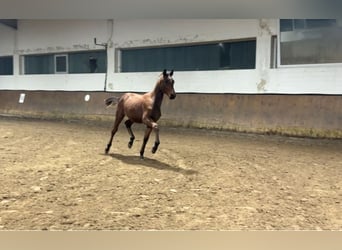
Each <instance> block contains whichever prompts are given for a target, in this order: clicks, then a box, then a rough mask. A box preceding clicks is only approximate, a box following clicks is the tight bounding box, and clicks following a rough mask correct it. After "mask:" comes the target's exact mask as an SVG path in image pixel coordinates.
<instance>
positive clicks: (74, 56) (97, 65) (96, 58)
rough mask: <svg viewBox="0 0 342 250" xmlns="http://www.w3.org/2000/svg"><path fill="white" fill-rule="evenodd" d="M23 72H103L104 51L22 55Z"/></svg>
mask: <svg viewBox="0 0 342 250" xmlns="http://www.w3.org/2000/svg"><path fill="white" fill-rule="evenodd" d="M24 62H25V67H24V68H25V74H54V73H105V72H106V70H107V54H106V51H105V50H103V51H90V52H89V51H87V52H70V53H68V54H45V55H27V56H24Z"/></svg>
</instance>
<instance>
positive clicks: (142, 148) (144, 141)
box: [140, 126, 152, 159]
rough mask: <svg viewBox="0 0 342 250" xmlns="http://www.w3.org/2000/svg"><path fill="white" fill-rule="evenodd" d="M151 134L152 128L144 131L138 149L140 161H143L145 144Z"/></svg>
mask: <svg viewBox="0 0 342 250" xmlns="http://www.w3.org/2000/svg"><path fill="white" fill-rule="evenodd" d="M151 132H152V128H151V127H149V126H147V127H146V130H145V135H144V140H143V144H142V146H141V149H140V158H141V159H144V152H145V147H146V144H147V142H148V139H149V138H150V134H151Z"/></svg>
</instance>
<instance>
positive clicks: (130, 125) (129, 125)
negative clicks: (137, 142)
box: [125, 119, 135, 148]
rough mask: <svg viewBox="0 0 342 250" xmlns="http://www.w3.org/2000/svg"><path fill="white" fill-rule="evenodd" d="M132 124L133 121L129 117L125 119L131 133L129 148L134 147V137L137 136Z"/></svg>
mask: <svg viewBox="0 0 342 250" xmlns="http://www.w3.org/2000/svg"><path fill="white" fill-rule="evenodd" d="M132 124H133V122H132V121H131V120H129V119H128V120H127V121H125V125H126V128H127V131H128V133H129V135H130V138H129V142H128V148H131V147H132V145H133V142H134V139H135V136H134V134H133V131H132Z"/></svg>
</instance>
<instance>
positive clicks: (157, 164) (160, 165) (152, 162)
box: [109, 153, 198, 175]
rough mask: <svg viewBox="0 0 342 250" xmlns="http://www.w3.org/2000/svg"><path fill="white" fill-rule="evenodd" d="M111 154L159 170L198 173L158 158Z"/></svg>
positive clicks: (188, 173) (119, 158)
mask: <svg viewBox="0 0 342 250" xmlns="http://www.w3.org/2000/svg"><path fill="white" fill-rule="evenodd" d="M109 156H111V157H113V158H115V159H117V160H120V161H122V162H124V163H126V164H128V165H143V166H146V167H150V168H154V169H158V170H167V171H172V172H176V173H180V174H183V175H193V174H198V172H197V171H195V170H191V169H184V168H181V167H178V166H172V165H170V164H167V163H165V162H161V161H159V160H156V159H150V158H146V157H145V158H144V159H141V158H140V157H139V156H133V155H122V154H117V153H115V154H113V153H112V154H109Z"/></svg>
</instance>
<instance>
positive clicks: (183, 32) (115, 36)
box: [0, 19, 342, 94]
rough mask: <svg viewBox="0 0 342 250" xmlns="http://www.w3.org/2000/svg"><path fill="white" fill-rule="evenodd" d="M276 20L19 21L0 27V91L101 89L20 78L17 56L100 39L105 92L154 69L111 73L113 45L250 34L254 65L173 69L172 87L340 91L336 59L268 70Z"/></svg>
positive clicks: (139, 82)
mask: <svg viewBox="0 0 342 250" xmlns="http://www.w3.org/2000/svg"><path fill="white" fill-rule="evenodd" d="M277 33H278V20H276V19H271V20H270V19H264V20H257V19H255V20H249V19H243V20H223V19H222V20H212V19H205V20H191V19H186V20H165V19H162V20H114V23H112V22H111V21H107V20H57V21H54V20H20V21H19V23H18V30H17V31H15V30H13V29H11V28H8V27H6V26H3V25H1V24H0V56H1V55H11V54H13V55H14V56H15V58H14V63H15V65H14V67H15V70H14V76H0V89H13V90H15V89H27V90H40V89H41V90H66V91H74V90H84V91H102V90H103V89H104V79H105V74H76V75H75V74H70V75H69V74H66V75H20V73H19V69H18V67H19V56H21V55H25V54H36V53H58V52H67V51H75V50H88V49H90V50H93V49H101V47H99V46H95V45H94V44H93V39H94V37H96V38H97V40H98V42H100V43H103V42H108V44H109V47H108V58H107V60H108V76H107V78H108V80H107V85H106V89H107V91H114V92H115V91H124V92H126V91H135V92H145V91H149V90H151V88H153V86H154V84H155V82H156V79H157V77H158V75H159V74H160V73H161V72H150V73H115V72H114V69H115V68H116V67H117V66H118V65H116V60H115V54H116V53H115V52H116V50H117V49H120V48H128V47H142V46H156V45H170V44H171V45H173V44H185V43H200V42H208V41H221V40H232V39H241V38H242V39H243V38H251V37H256V38H257V54H256V69H254V70H227V71H191V72H175V75H174V79H175V80H176V85H175V87H176V90H177V91H178V92H193V93H252V94H263V93H280V94H342V83H341V80H340V79H342V64H335V65H314V66H298V67H297V66H296V67H281V68H277V69H270V67H269V66H270V55H271V54H270V51H271V47H270V46H271V44H270V42H271V36H272V35H276V34H277Z"/></svg>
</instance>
